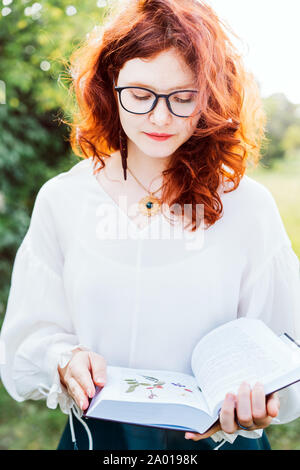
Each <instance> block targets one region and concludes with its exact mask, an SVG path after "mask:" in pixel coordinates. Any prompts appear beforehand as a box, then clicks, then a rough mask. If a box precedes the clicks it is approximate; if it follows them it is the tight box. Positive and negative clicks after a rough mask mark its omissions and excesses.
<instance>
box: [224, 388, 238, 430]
mask: <svg viewBox="0 0 300 470" xmlns="http://www.w3.org/2000/svg"><path fill="white" fill-rule="evenodd" d="M235 402H236V399H235V395H234V394H233V393H227V395H226V397H225V400H224V402H223V405H222V409H221V413H220V424H221V428H222V431H224V432H227V433H229V434H232V433H234V432H235V431H236V429H237V424H236V423H235V419H234V418H235Z"/></svg>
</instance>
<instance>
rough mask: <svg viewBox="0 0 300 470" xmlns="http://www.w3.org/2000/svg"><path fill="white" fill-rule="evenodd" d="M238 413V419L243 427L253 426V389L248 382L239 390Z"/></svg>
mask: <svg viewBox="0 0 300 470" xmlns="http://www.w3.org/2000/svg"><path fill="white" fill-rule="evenodd" d="M236 412H237V419H238V421H239V423H240V424H241V425H242V426H245V427H246V428H250V427H252V426H253V418H252V407H251V388H250V385H249V384H247V383H246V382H243V383H242V384H241V385H240V388H239V390H238V394H237V404H236Z"/></svg>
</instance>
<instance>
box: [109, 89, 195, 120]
mask: <svg viewBox="0 0 300 470" xmlns="http://www.w3.org/2000/svg"><path fill="white" fill-rule="evenodd" d="M126 88H135V89H136V88H138V89H139V90H145V91H148V92H150V93H152V94H153V95H155V100H154V102H153V105H152V107H151V109H149V111H146V112H145V113H135V112H134V111H129V110H128V109H126V108H125V106H124V105H123V103H122V100H121V91H122V90H125V89H126ZM114 89H115V90H116V91H117V92H118V93H119V100H120V103H121V106H122V108H123V109H125V111H127V112H128V113H132V114H148V113H150V112H151V111H153V109H154V108H155V106H156V105H157V103H158V100H159V98H165V100H166V103H167V106H168V110H169V111H170V113H172V114H173V115H174V116H177V117H182V118H189V117H190V116H192V114H193V113H192V114H189V115H188V116H181V115H180V114H175V113H174V112H173V111H172V108H171V105H170V101H169V98H170V96H172V95H175V94H177V93H181V92H182V93H184V92H190V93H199V92H198V91H197V90H177V91H172V93H169V94H168V95H165V94H158V93H155V91H153V90H149V88H143V87H140V86H122V87H119V86H115V87H114ZM200 113H201V111H199V112H198V113H196V114H200Z"/></svg>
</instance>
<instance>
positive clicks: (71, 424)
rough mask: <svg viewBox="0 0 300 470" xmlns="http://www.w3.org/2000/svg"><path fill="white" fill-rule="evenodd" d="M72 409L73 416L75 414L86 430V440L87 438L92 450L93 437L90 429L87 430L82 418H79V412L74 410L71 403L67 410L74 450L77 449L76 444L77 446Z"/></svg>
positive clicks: (74, 407)
mask: <svg viewBox="0 0 300 470" xmlns="http://www.w3.org/2000/svg"><path fill="white" fill-rule="evenodd" d="M72 411H73V413H74V416H76V418H77V419H78V421H80V423H81V424H82V426H83V427H84V429H85V430H86V433H87V435H88V440H89V450H93V438H92V434H91V431H90V430H89V427H88V425H87V424H86V423H85V422H84V420H83V419H81V417H80V414H79V413H78V412H77V410H76V406H75V405H73V406H72V408H70V411H69V423H70V431H71V438H72V442H73V447H74V450H78V446H77V442H76V436H75V430H74V423H73V414H72Z"/></svg>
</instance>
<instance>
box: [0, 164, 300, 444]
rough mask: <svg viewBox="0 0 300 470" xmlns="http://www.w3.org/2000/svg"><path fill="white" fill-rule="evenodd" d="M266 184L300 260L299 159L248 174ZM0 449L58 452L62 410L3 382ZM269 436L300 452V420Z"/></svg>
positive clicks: (270, 430) (273, 429) (0, 390)
mask: <svg viewBox="0 0 300 470" xmlns="http://www.w3.org/2000/svg"><path fill="white" fill-rule="evenodd" d="M247 174H248V175H249V176H250V177H252V178H253V179H255V180H257V181H259V182H261V183H262V184H264V185H265V186H266V187H267V188H268V189H269V190H270V191H271V193H272V194H273V196H274V198H275V200H276V203H277V205H278V208H279V211H280V214H281V217H282V219H283V222H284V225H285V227H286V230H287V233H288V235H289V237H290V239H291V241H292V245H293V249H294V251H295V253H296V254H297V255H298V257H299V258H300V211H299V207H300V181H299V180H300V177H299V175H300V159H298V161H296V160H295V161H294V162H289V163H288V164H284V163H280V164H278V165H277V166H276V167H275V168H274V169H273V170H272V171H270V170H264V169H261V168H258V169H256V170H251V171H248V172H247ZM0 410H1V411H0V450H4V449H11V450H17V449H18V450H19V449H24V450H38V449H43V450H51V449H56V447H57V445H58V441H59V438H60V435H61V433H62V431H63V428H64V426H65V423H66V421H67V416H66V415H64V414H63V413H61V411H60V410H59V409H57V410H49V409H48V408H47V407H46V406H45V402H44V401H38V402H34V401H26V402H23V403H18V402H16V401H14V400H13V399H12V398H11V397H10V396H9V395H8V394H7V392H6V390H5V389H4V387H3V386H2V385H1V383H0ZM267 435H268V437H269V440H270V442H271V446H272V448H273V449H274V450H279V449H281V450H300V439H299V437H300V419H297V420H295V421H293V422H292V423H289V424H285V425H274V426H270V427H269V428H268V430H267Z"/></svg>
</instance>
